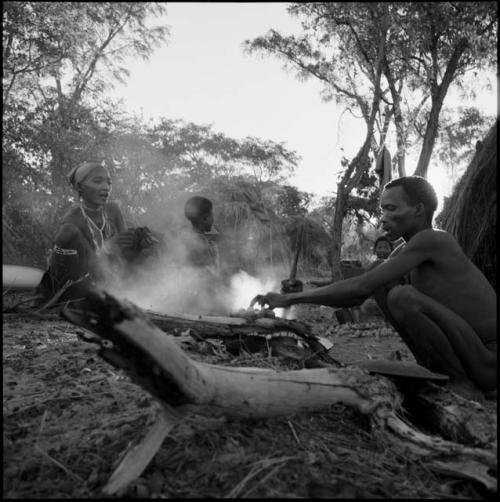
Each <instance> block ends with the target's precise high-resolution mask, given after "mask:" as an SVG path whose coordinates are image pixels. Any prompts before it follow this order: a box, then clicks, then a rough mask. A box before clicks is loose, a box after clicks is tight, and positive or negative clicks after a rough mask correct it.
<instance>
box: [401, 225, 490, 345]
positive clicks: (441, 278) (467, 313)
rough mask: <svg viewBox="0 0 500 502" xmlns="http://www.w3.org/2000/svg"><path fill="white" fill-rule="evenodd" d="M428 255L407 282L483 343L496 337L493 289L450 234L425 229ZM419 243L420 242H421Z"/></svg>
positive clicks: (424, 236)
mask: <svg viewBox="0 0 500 502" xmlns="http://www.w3.org/2000/svg"><path fill="white" fill-rule="evenodd" d="M419 237H421V238H422V240H424V239H425V240H426V241H427V240H428V246H429V248H430V249H431V254H430V256H429V257H428V258H427V259H426V260H425V261H422V262H421V263H420V264H419V265H417V266H416V267H415V268H414V269H413V270H411V272H410V283H411V285H412V286H413V287H415V288H416V289H417V290H418V291H420V292H421V293H423V294H424V295H427V296H429V297H431V298H433V299H434V300H436V301H437V302H439V303H441V304H442V305H444V306H445V307H448V308H449V309H451V310H452V311H453V312H455V313H456V314H457V315H459V316H460V317H462V318H463V319H464V320H465V321H466V322H467V323H468V324H469V325H470V326H471V327H472V328H473V329H474V331H475V332H476V333H477V334H478V336H479V337H480V338H481V340H482V341H483V342H485V343H487V342H490V341H491V340H496V336H497V335H496V325H497V322H496V319H497V315H496V314H497V307H496V292H495V290H494V289H493V287H492V286H491V284H490V283H489V282H488V281H487V280H486V278H485V277H484V275H483V274H482V273H481V272H480V270H479V269H478V268H477V267H476V266H475V265H474V264H473V263H472V262H471V261H470V259H469V258H468V257H467V256H466V255H465V254H464V252H463V251H462V249H461V248H460V246H459V245H458V243H457V241H456V240H455V239H454V237H453V236H452V235H450V234H449V233H447V232H445V231H442V230H434V229H427V230H422V232H420V233H419ZM422 244H423V243H422Z"/></svg>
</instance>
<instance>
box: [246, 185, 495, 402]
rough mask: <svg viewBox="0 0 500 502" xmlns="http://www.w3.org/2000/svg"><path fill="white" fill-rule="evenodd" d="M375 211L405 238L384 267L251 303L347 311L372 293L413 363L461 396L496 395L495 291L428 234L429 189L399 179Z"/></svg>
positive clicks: (457, 251) (440, 238)
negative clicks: (441, 377)
mask: <svg viewBox="0 0 500 502" xmlns="http://www.w3.org/2000/svg"><path fill="white" fill-rule="evenodd" d="M380 205H381V209H382V218H381V226H382V229H383V231H384V234H385V236H386V237H387V238H388V239H389V240H390V241H395V240H397V239H399V238H400V237H402V238H403V239H404V243H403V244H401V245H400V246H398V247H397V248H396V249H395V250H394V251H393V252H392V253H391V255H390V256H389V258H388V259H387V260H386V261H385V262H384V263H381V264H379V265H378V266H377V267H375V268H373V269H372V270H369V271H368V272H366V273H365V274H362V275H359V276H356V277H352V278H350V279H346V280H342V281H338V282H335V283H333V284H330V285H327V286H324V287H321V288H317V289H315V290H311V291H303V292H300V293H289V294H278V293H273V292H269V293H267V294H265V295H257V296H256V297H255V298H254V299H253V300H252V302H251V305H252V306H253V305H254V304H255V303H258V304H260V305H261V306H264V305H268V306H269V308H271V309H274V308H287V307H290V306H291V305H294V304H299V303H311V304H316V305H326V306H330V307H352V306H356V305H360V304H361V303H362V302H363V301H364V300H366V299H367V298H368V297H369V296H371V295H373V296H374V297H375V299H376V301H377V304H378V305H379V307H380V308H381V309H382V311H383V312H384V314H385V315H386V318H387V319H388V320H389V321H390V323H391V324H392V325H393V326H394V328H395V329H396V331H397V332H398V334H399V335H400V336H401V338H402V339H403V341H404V342H405V343H406V345H407V346H408V348H409V349H410V350H411V352H412V353H413V355H414V357H415V359H416V361H417V363H419V364H420V365H422V366H424V367H426V368H428V369H429V370H431V371H434V372H436V373H442V374H445V375H448V376H449V378H450V381H449V387H450V388H451V389H452V390H453V391H455V392H457V393H458V394H461V395H462V396H464V397H467V398H471V399H476V400H482V399H483V397H484V394H486V396H488V395H496V387H497V379H496V373H497V354H496V344H497V334H496V333H497V315H496V314H497V312H496V292H495V290H494V289H493V287H492V286H491V285H490V283H489V282H488V281H487V279H486V278H485V276H484V275H483V274H482V273H481V271H480V270H479V269H478V268H477V267H476V266H475V265H474V264H473V263H472V262H471V260H470V259H469V258H468V257H467V256H466V255H465V254H464V252H463V251H462V249H461V248H460V246H459V245H458V243H457V242H456V240H455V239H454V237H453V236H452V235H451V234H449V233H448V232H445V231H443V230H437V229H434V228H432V218H433V214H434V212H435V210H436V208H437V197H436V193H435V191H434V189H433V187H432V185H430V183H428V182H427V181H426V180H425V179H424V178H421V177H419V176H405V177H401V178H397V179H395V180H392V181H390V182H389V183H387V184H386V185H385V187H384V190H383V193H382V196H381V201H380Z"/></svg>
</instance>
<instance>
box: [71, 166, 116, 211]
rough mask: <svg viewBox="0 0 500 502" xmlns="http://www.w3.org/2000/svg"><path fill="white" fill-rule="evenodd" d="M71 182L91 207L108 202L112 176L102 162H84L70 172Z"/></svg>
mask: <svg viewBox="0 0 500 502" xmlns="http://www.w3.org/2000/svg"><path fill="white" fill-rule="evenodd" d="M69 182H70V183H71V185H72V186H73V188H74V190H76V192H77V193H78V195H79V197H80V198H81V199H82V200H83V201H84V202H85V203H86V204H87V205H88V206H90V207H99V206H102V205H104V204H105V203H106V201H107V200H108V197H109V195H110V193H111V177H110V175H109V172H108V170H107V169H106V168H105V167H104V166H103V165H102V164H101V163H100V162H83V163H82V164H80V165H79V166H77V167H75V168H74V169H73V170H72V171H71V173H70V174H69Z"/></svg>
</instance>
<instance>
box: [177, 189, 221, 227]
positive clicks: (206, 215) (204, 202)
mask: <svg viewBox="0 0 500 502" xmlns="http://www.w3.org/2000/svg"><path fill="white" fill-rule="evenodd" d="M184 214H185V215H186V218H187V219H188V220H189V221H190V222H191V224H192V225H193V227H194V228H195V229H196V230H197V231H198V232H210V230H211V229H212V225H213V224H214V216H213V211H212V202H211V201H210V200H209V199H206V198H205V197H200V196H198V195H197V196H194V197H191V198H190V199H188V200H187V201H186V204H185V205H184Z"/></svg>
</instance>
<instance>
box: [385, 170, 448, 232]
mask: <svg viewBox="0 0 500 502" xmlns="http://www.w3.org/2000/svg"><path fill="white" fill-rule="evenodd" d="M437 204H438V200H437V196H436V192H435V190H434V188H433V187H432V185H431V184H430V183H429V182H428V181H427V180H426V179H424V178H422V177H420V176H403V177H401V178H396V179H394V180H392V181H390V182H389V183H387V184H386V185H385V187H384V191H383V193H382V197H381V201H380V206H381V208H382V218H381V220H380V221H381V224H382V228H383V229H384V231H385V232H386V233H385V236H386V237H387V238H388V239H390V240H391V241H394V240H396V239H398V238H399V237H403V238H404V239H405V240H406V241H407V240H408V239H409V238H410V237H411V236H412V235H414V234H415V233H417V232H418V231H420V230H423V229H424V228H430V227H431V226H432V217H433V215H434V211H435V210H436V208H437Z"/></svg>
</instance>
